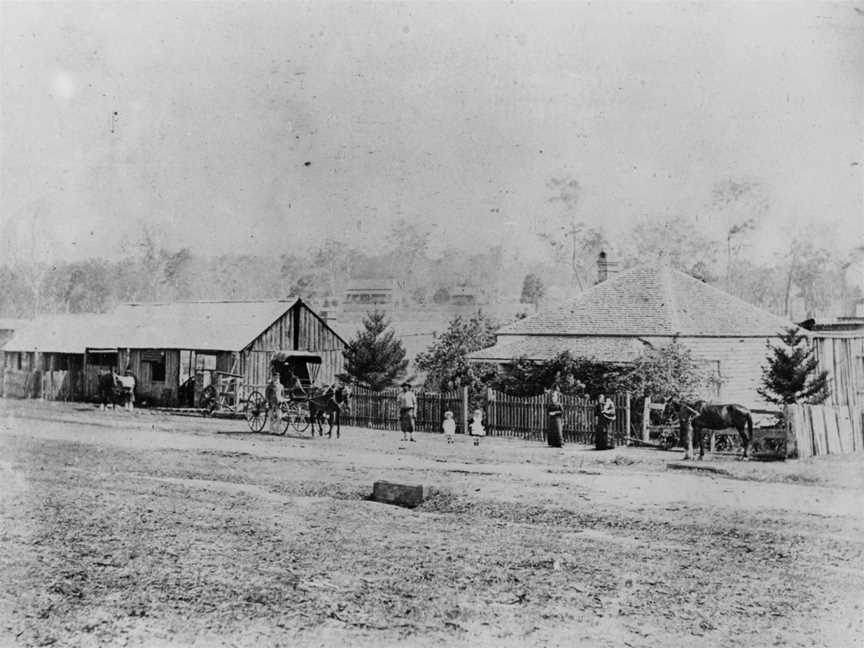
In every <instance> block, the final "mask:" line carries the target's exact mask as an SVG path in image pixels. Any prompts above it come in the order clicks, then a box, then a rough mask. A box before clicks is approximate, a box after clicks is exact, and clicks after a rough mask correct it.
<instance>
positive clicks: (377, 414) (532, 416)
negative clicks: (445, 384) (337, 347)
mask: <svg viewBox="0 0 864 648" xmlns="http://www.w3.org/2000/svg"><path fill="white" fill-rule="evenodd" d="M399 392H400V390H398V389H385V390H382V391H372V390H371V389H364V388H362V387H358V388H356V389H355V390H354V391H353V392H352V394H351V411H350V414H348V415H346V416H345V417H344V422H345V424H346V425H355V426H358V427H368V428H376V429H384V430H398V429H399V407H398V405H397V397H398V395H399ZM415 395H416V396H417V411H416V427H417V430H419V431H424V432H440V431H441V421H442V420H443V419H444V412H446V411H448V410H449V411H451V412H453V418H454V419H455V420H456V431H457V433H458V434H464V433H465V421H466V420H467V421H468V422H469V423H470V418H471V416H472V413H473V410H471V409H469V402H468V401H469V399H468V390H467V388H462V389H459V390H454V391H451V392H443V393H439V392H423V391H418V392H415ZM611 398H612V400H613V402H614V403H615V410H616V418H615V421H614V422H613V423H612V424H611V425H610V426H609V430H610V432H611V433H612V435H613V436H614V438H615V439H616V441H617V442H618V443H619V444H623V443H624V442H625V440H626V437H627V433H626V429H627V427H626V426H627V421H628V419H629V416H628V414H629V412H628V407H629V399H628V398H627V396H626V394H618V395H615V396H613V397H611ZM550 404H551V398H550V396H549V395H548V394H541V395H539V396H511V395H508V394H505V393H503V392H499V391H496V390H488V391H487V392H486V404H485V407H484V408H483V410H484V416H483V426H484V427H485V428H486V434H487V435H489V436H501V437H516V438H521V439H533V440H537V441H545V440H546V431H547V429H548V427H549V423H550V421H549V406H550ZM561 405H562V407H563V409H564V414H563V417H564V438H565V440H566V441H568V442H570V443H584V444H593V443H594V432H595V430H596V429H597V416H596V414H595V406H596V401H594V400H591V399H590V398H587V397H582V396H562V397H561Z"/></svg>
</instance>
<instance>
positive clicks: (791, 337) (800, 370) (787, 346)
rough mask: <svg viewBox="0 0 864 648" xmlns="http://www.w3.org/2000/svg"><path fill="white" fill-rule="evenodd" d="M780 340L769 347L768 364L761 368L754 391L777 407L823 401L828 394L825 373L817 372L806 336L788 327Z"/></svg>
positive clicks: (826, 374)
mask: <svg viewBox="0 0 864 648" xmlns="http://www.w3.org/2000/svg"><path fill="white" fill-rule="evenodd" d="M779 338H780V342H781V344H780V345H777V346H772V345H770V344H769V345H768V348H769V349H770V350H771V353H770V355H769V356H768V364H767V365H765V366H763V367H762V387H760V388H759V389H757V390H756V391H758V392H759V395H760V396H762V397H763V398H764V399H765V400H767V401H769V402H771V403H776V404H778V405H786V404H790V403H809V404H818V403H822V402H824V401H825V399H827V398H828V396H829V395H830V393H831V392H830V390H829V388H828V372H827V371H821V372H818V373H816V372H817V369H818V366H819V361H818V360H817V359H816V356H815V352H814V350H813V349H811V348H809V347H808V345H807V341H806V338H805V336H804V335H802V334H800V333H798V331H797V329H796V328H795V327H790V328H788V329H786V330H785V331H784V332H783V333H781V334H780V335H779Z"/></svg>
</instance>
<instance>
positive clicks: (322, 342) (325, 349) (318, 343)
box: [240, 302, 345, 386]
mask: <svg viewBox="0 0 864 648" xmlns="http://www.w3.org/2000/svg"><path fill="white" fill-rule="evenodd" d="M344 349H345V344H344V343H343V342H342V340H341V339H340V338H339V336H338V335H336V334H335V333H334V332H333V331H332V329H330V327H329V326H327V324H326V323H325V322H324V320H322V319H321V318H320V317H318V316H317V315H316V314H315V313H314V312H313V311H312V310H311V309H310V308H309V307H308V306H306V304H304V303H302V302H298V303H295V305H294V306H292V307H291V309H290V310H288V311H287V312H286V313H285V314H284V315H283V316H282V317H280V318H279V319H278V320H277V321H275V322H274V323H273V324H272V325H271V326H269V327H268V328H267V330H266V331H264V332H263V333H262V334H261V335H259V336H258V337H257V338H255V340H253V341H252V343H251V344H250V345H249V347H248V348H247V349H245V350H244V351H243V352H242V353H241V354H240V373H242V374H243V376H244V379H245V381H246V384H247V385H251V386H262V385H264V384H266V383H267V380H268V379H269V377H270V358H271V356H272V355H273V353H274V352H276V351H290V350H294V351H297V350H302V351H312V352H315V353H318V354H319V355H320V356H321V360H322V362H321V368H320V371H319V374H318V380H319V382H332V381H333V380H334V379H335V377H336V375H337V374H339V373H342V372H343V371H344V368H345V358H344V356H343V354H342V351H343V350H344Z"/></svg>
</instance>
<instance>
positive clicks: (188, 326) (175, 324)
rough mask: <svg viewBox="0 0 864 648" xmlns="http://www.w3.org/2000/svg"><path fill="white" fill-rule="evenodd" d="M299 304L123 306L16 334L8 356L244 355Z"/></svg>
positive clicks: (47, 319) (45, 319) (40, 323)
mask: <svg viewBox="0 0 864 648" xmlns="http://www.w3.org/2000/svg"><path fill="white" fill-rule="evenodd" d="M294 303H296V300H293V301H196V302H173V303H141V304H123V305H121V306H118V307H117V308H115V309H114V310H113V311H111V312H110V313H105V314H99V315H96V314H89V313H88V314H79V315H44V316H40V317H37V318H36V319H34V320H32V321H31V322H30V323H29V324H28V325H27V326H25V327H23V328H21V329H20V330H18V331H16V332H15V334H14V335H13V336H12V338H11V339H10V340H9V341H8V342H7V343H6V345H5V346H4V350H5V351H41V352H48V353H83V352H84V350H85V349H87V348H101V349H106V348H117V347H119V348H133V349H197V350H201V351H205V350H206V351H240V350H242V349H243V348H245V347H246V346H247V345H249V343H251V342H252V341H253V340H254V339H255V338H256V337H258V336H259V335H260V334H261V333H262V332H264V330H265V329H267V327H269V326H270V325H271V324H273V323H274V322H275V321H276V320H277V319H279V318H280V317H281V316H282V315H283V314H284V313H285V312H286V311H287V310H288V309H290V308H291V307H292V306H293V305H294Z"/></svg>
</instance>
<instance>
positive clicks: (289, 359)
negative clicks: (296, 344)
mask: <svg viewBox="0 0 864 648" xmlns="http://www.w3.org/2000/svg"><path fill="white" fill-rule="evenodd" d="M294 358H297V360H294ZM294 362H309V363H312V364H321V356H320V355H318V354H317V353H313V352H312V351H277V352H276V353H274V354H273V357H272V358H270V363H271V364H274V365H275V364H284V363H292V364H293V363H294Z"/></svg>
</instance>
